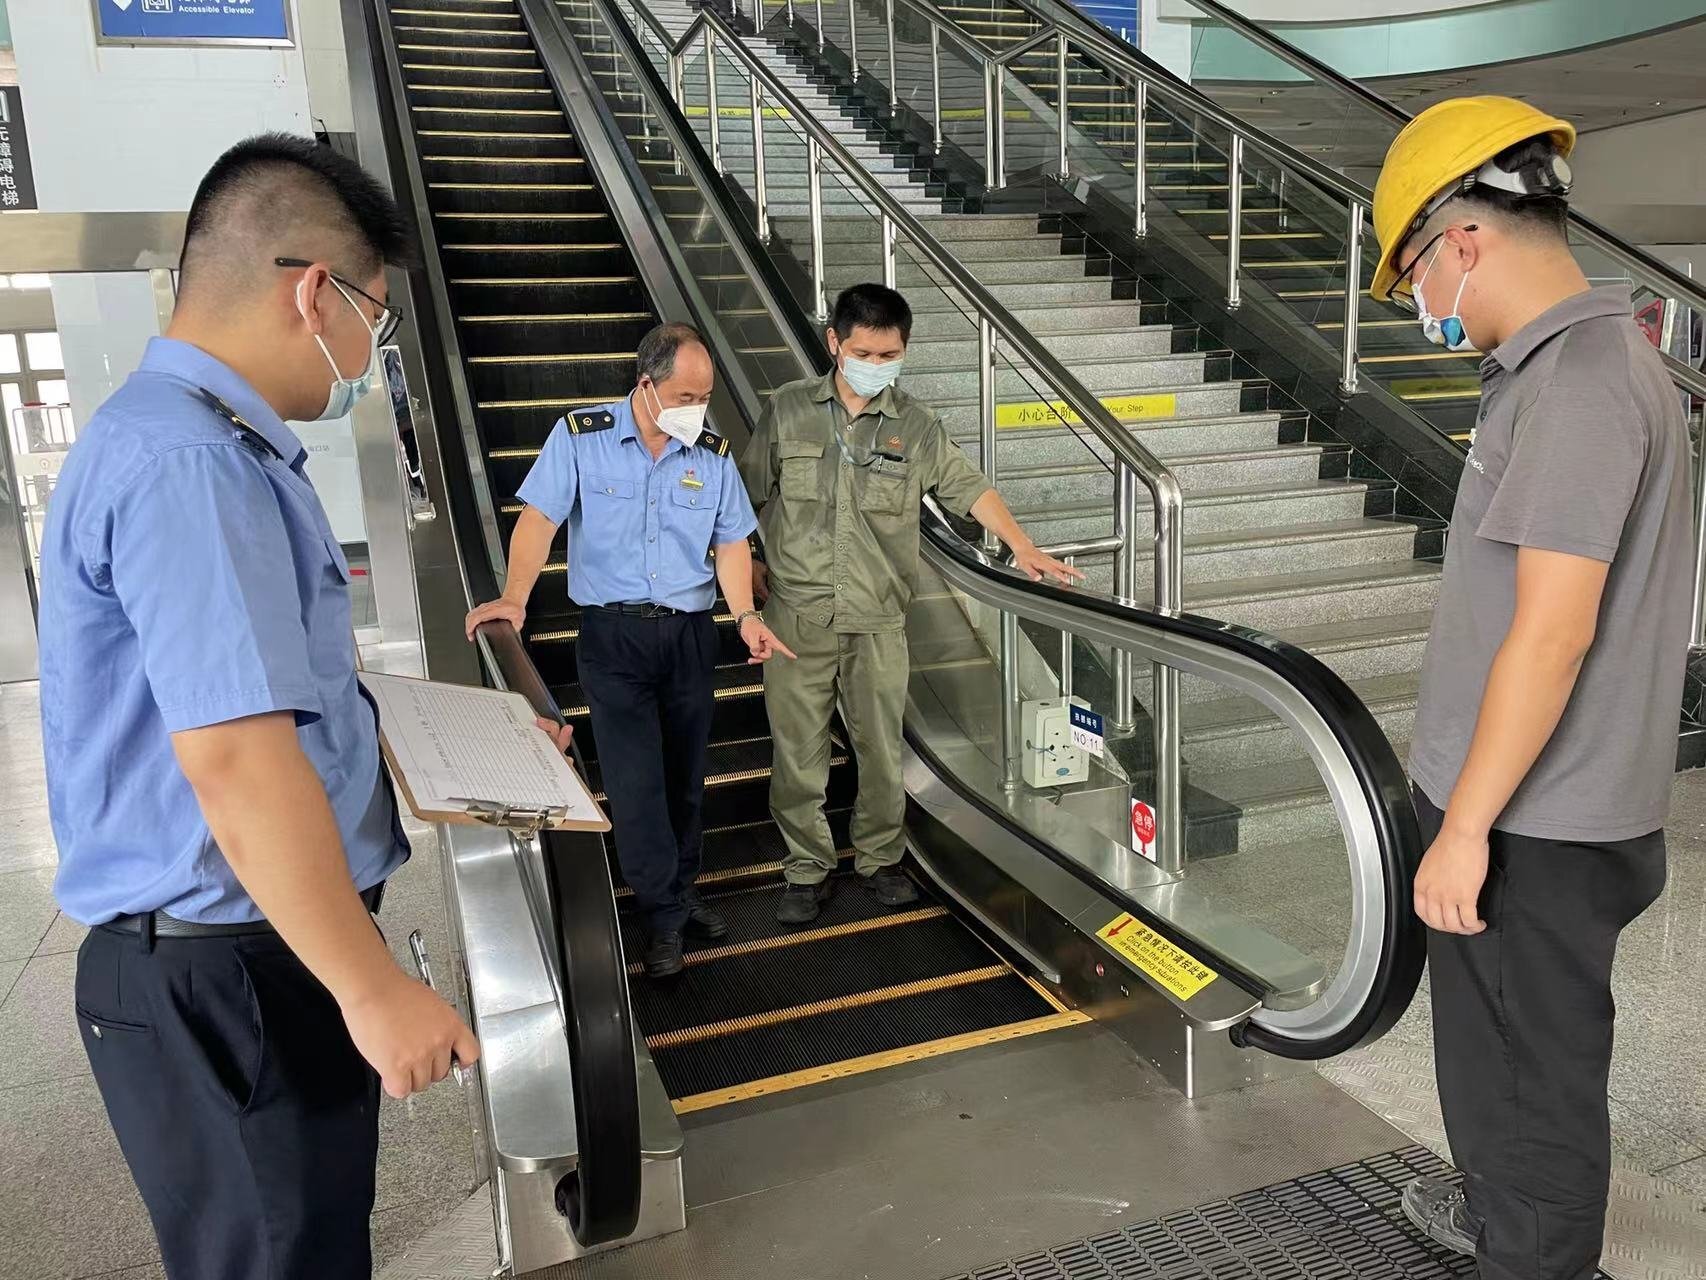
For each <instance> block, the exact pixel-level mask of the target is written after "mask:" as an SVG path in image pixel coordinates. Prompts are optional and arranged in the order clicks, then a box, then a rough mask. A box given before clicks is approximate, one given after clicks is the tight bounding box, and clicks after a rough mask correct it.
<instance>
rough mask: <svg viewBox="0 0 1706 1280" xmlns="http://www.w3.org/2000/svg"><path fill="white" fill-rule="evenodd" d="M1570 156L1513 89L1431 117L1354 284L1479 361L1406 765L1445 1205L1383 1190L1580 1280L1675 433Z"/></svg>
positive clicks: (1665, 760)
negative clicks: (1571, 202)
mask: <svg viewBox="0 0 1706 1280" xmlns="http://www.w3.org/2000/svg"><path fill="white" fill-rule="evenodd" d="M1573 142H1574V132H1573V130H1572V129H1571V128H1570V126H1569V125H1567V124H1565V123H1564V122H1563V121H1560V120H1555V119H1551V118H1548V117H1546V116H1544V115H1543V114H1541V113H1540V112H1538V111H1536V110H1535V109H1534V108H1533V107H1530V106H1528V105H1527V104H1524V103H1518V102H1513V101H1511V100H1510V99H1501V98H1473V99H1458V100H1455V101H1452V102H1446V103H1441V104H1440V105H1439V106H1436V107H1434V108H1432V109H1430V110H1429V111H1427V112H1424V113H1423V114H1422V115H1420V116H1418V117H1417V118H1416V119H1415V120H1414V121H1412V122H1411V123H1410V124H1409V125H1408V126H1407V127H1406V128H1405V130H1404V132H1403V133H1401V134H1400V135H1399V137H1398V139H1397V141H1395V142H1394V143H1393V146H1392V149H1391V151H1390V152H1389V153H1388V156H1387V160H1386V167H1385V169H1384V170H1383V171H1382V173H1381V177H1380V182H1379V184H1378V185H1377V187H1376V189H1375V223H1376V228H1377V232H1378V233H1379V235H1380V239H1381V246H1382V250H1383V252H1382V257H1381V261H1380V264H1379V266H1378V268H1377V270H1376V275H1375V282H1374V291H1375V295H1376V296H1377V297H1384V296H1388V295H1391V296H1392V297H1393V298H1394V300H1395V301H1399V302H1405V301H1409V302H1411V303H1413V305H1414V309H1415V310H1416V312H1417V313H1418V315H1419V317H1420V318H1421V321H1422V324H1423V328H1424V331H1426V332H1427V333H1428V336H1430V337H1431V338H1433V339H1434V341H1436V342H1439V343H1440V344H1441V345H1444V346H1446V347H1448V348H1450V349H1453V350H1467V349H1469V348H1471V347H1475V348H1478V349H1479V350H1481V351H1483V352H1486V353H1487V354H1486V356H1485V358H1484V359H1483V360H1482V362H1481V388H1482V392H1481V407H1480V416H1479V419H1478V422H1477V426H1476V431H1475V435H1474V438H1473V442H1472V447H1471V449H1470V452H1469V456H1468V458H1467V459H1466V460H1465V466H1464V469H1463V479H1462V483H1461V485H1460V486H1459V489H1458V493H1457V502H1456V507H1455V509H1454V511H1453V514H1452V522H1451V532H1450V536H1449V540H1448V543H1447V550H1446V562H1445V574H1444V580H1443V582H1442V585H1441V590H1440V599H1439V604H1438V607H1437V609H1436V611H1435V614H1434V623H1433V631H1432V634H1431V637H1430V639H1429V643H1428V652H1427V657H1426V660H1425V662H1424V666H1423V672H1422V688H1421V701H1420V706H1419V708H1418V710H1417V716H1416V730H1415V739H1414V746H1413V751H1412V755H1411V761H1410V772H1411V778H1412V781H1413V782H1414V784H1415V787H1416V807H1417V811H1418V814H1419V816H1420V818H1421V823H1422V833H1423V836H1424V838H1425V839H1427V840H1428V841H1429V848H1428V851H1427V855H1426V857H1425V858H1424V859H1423V861H1422V864H1421V868H1420V870H1419V871H1418V873H1417V876H1416V884H1415V903H1416V910H1417V912H1418V914H1419V915H1420V916H1421V917H1422V919H1423V920H1424V921H1425V922H1426V923H1427V925H1428V926H1429V930H1430V933H1429V946H1428V957H1429V963H1430V966H1431V973H1432V983H1433V997H1434V1048H1435V1059H1436V1070H1437V1074H1438V1079H1439V1089H1440V1100H1441V1103H1442V1105H1443V1108H1444V1112H1445V1120H1446V1129H1447V1133H1448V1135H1449V1137H1450V1140H1451V1149H1452V1155H1453V1157H1454V1159H1455V1160H1456V1162H1457V1164H1458V1166H1459V1167H1460V1168H1461V1169H1462V1170H1463V1173H1464V1190H1463V1192H1461V1193H1460V1192H1458V1191H1457V1190H1456V1188H1455V1187H1453V1186H1451V1185H1449V1184H1445V1183H1439V1182H1432V1181H1424V1182H1422V1183H1419V1184H1416V1185H1414V1186H1412V1187H1411V1188H1410V1189H1409V1190H1408V1192H1407V1193H1406V1197H1405V1210H1406V1212H1407V1213H1408V1214H1409V1215H1410V1217H1411V1219H1412V1220H1413V1221H1414V1222H1416V1223H1417V1225H1419V1226H1421V1227H1422V1228H1423V1229H1424V1230H1426V1231H1427V1232H1428V1233H1429V1234H1430V1235H1431V1236H1433V1237H1434V1238H1435V1239H1436V1240H1439V1241H1441V1242H1442V1243H1446V1244H1448V1245H1451V1246H1453V1247H1455V1248H1458V1249H1459V1250H1461V1251H1463V1252H1466V1253H1474V1254H1476V1255H1477V1257H1478V1259H1479V1263H1480V1272H1479V1274H1480V1275H1481V1276H1482V1277H1483V1278H1485V1280H1588V1278H1589V1277H1592V1276H1593V1275H1594V1273H1595V1268H1596V1265H1597V1263H1598V1260H1599V1255H1600V1249H1601V1245H1602V1241H1603V1232H1604V1223H1605V1207H1606V1197H1607V1193H1608V1189H1609V1182H1610V1156H1611V1151H1610V1124H1609V1119H1608V1115H1607V1103H1606V1080H1607V1075H1608V1073H1609V1070H1610V1064H1611V1045H1612V1023H1613V1012H1614V1011H1613V1005H1612V998H1611V966H1612V959H1613V956H1614V954H1615V952H1616V947H1617V939H1618V935H1619V933H1620V932H1621V931H1622V929H1623V927H1624V926H1625V925H1627V924H1628V923H1629V922H1630V921H1631V920H1633V919H1634V918H1635V917H1636V916H1637V915H1639V914H1640V913H1641V912H1642V911H1643V910H1645V909H1646V907H1647V906H1648V905H1649V904H1651V903H1652V901H1653V900H1654V898H1656V897H1657V896H1658V894H1659V892H1660V891H1661V889H1662V888H1663V886H1664V876H1665V862H1664V858H1665V854H1664V831H1663V828H1664V822H1665V815H1666V808H1667V804H1668V802H1669V798H1670V786H1671V777H1672V774H1673V772H1674V768H1675V759H1676V737H1677V721H1678V712H1679V708H1680V705H1681V700H1682V685H1683V672H1684V665H1685V661H1686V655H1687V645H1688V629H1689V609H1690V600H1691V581H1692V567H1693V553H1692V547H1691V536H1692V533H1691V516H1690V504H1689V465H1688V463H1689V444H1688V436H1687V431H1686V428H1685V427H1684V425H1683V420H1682V414H1681V409H1680V405H1679V400H1678V396H1677V393H1676V391H1675V390H1674V389H1673V387H1672V386H1671V383H1670V379H1669V378H1668V377H1667V376H1666V374H1665V371H1664V368H1663V365H1662V363H1661V362H1660V359H1659V356H1658V353H1657V352H1656V351H1655V350H1654V349H1653V347H1652V346H1651V345H1650V344H1649V343H1648V342H1647V341H1646V339H1645V338H1644V337H1643V336H1642V335H1641V333H1640V331H1639V330H1638V329H1637V328H1636V327H1635V325H1634V323H1633V322H1632V321H1631V319H1630V316H1629V293H1628V290H1627V289H1626V288H1623V287H1621V286H1619V287H1614V288H1602V289H1592V288H1590V287H1589V285H1588V282H1587V279H1586V278H1585V277H1584V275H1583V274H1582V271H1581V269H1580V268H1579V267H1578V266H1577V264H1576V262H1575V260H1574V258H1573V257H1572V255H1571V253H1570V250H1569V246H1568V244H1567V243H1566V240H1565V234H1564V232H1565V218H1566V209H1565V203H1564V195H1565V193H1566V192H1567V191H1568V190H1569V181H1570V177H1569V168H1568V165H1567V164H1566V162H1565V157H1566V156H1567V155H1568V153H1569V150H1570V148H1571V146H1572V144H1573Z"/></svg>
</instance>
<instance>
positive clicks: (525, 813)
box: [357, 671, 610, 835]
mask: <svg viewBox="0 0 1706 1280" xmlns="http://www.w3.org/2000/svg"><path fill="white" fill-rule="evenodd" d="M357 678H358V679H359V680H360V681H361V684H362V687H363V689H364V690H365V691H366V693H367V695H368V697H369V698H370V699H371V700H372V702H373V704H374V708H375V710H376V711H377V713H378V718H379V747H380V750H381V752H382V753H383V754H384V757H385V765H386V768H388V769H389V770H390V771H391V778H392V780H393V781H394V782H395V784H396V787H397V791H398V793H399V794H400V795H401V796H402V798H403V801H404V803H406V804H407V805H408V806H409V811H410V812H411V813H413V814H414V815H415V817H417V818H419V819H421V820H422V821H423V822H447V823H452V824H456V825H470V824H476V823H479V824H485V825H487V826H494V827H503V828H505V829H507V830H510V831H515V832H519V833H524V834H528V835H532V834H536V833H537V832H539V831H542V830H551V831H599V832H602V831H608V830H610V820H609V818H607V817H606V816H605V814H604V811H603V810H602V809H600V808H599V806H598V802H597V801H596V800H595V799H594V798H593V796H592V793H591V791H590V790H589V789H588V788H587V785H586V782H585V780H584V779H582V778H581V776H580V775H579V774H578V773H576V772H575V769H574V765H573V764H572V763H571V762H570V761H569V760H567V759H566V758H565V757H564V756H563V754H562V753H561V752H560V751H558V750H557V748H556V746H555V745H554V744H553V743H552V742H551V740H550V739H549V738H548V737H546V736H545V735H544V734H543V733H541V732H540V730H539V728H538V726H537V725H536V724H535V723H534V713H533V709H532V707H531V706H530V705H529V704H528V702H527V699H525V698H523V697H522V696H521V695H520V694H519V693H511V692H506V691H504V690H501V689H485V688H480V687H478V686H473V685H459V684H445V683H442V682H438V681H432V680H420V679H416V678H414V677H412V676H394V675H384V674H380V673H377V672H368V671H360V672H357Z"/></svg>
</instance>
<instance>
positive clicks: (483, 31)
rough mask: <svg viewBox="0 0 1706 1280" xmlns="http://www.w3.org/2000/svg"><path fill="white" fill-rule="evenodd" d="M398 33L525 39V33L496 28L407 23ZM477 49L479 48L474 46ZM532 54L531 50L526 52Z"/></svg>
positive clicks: (449, 46)
mask: <svg viewBox="0 0 1706 1280" xmlns="http://www.w3.org/2000/svg"><path fill="white" fill-rule="evenodd" d="M397 30H399V31H418V32H420V33H421V34H422V35H427V36H514V37H515V38H516V39H517V40H525V39H527V32H525V31H504V30H502V29H501V28H498V27H417V26H413V25H411V24H408V23H402V24H399V25H398V27H397ZM426 47H427V48H429V49H455V48H459V47H461V46H458V45H448V44H433V45H427V46H426ZM475 47H476V48H478V47H479V46H477V45H476V46H475ZM528 52H529V53H531V52H532V50H531V49H529V50H528Z"/></svg>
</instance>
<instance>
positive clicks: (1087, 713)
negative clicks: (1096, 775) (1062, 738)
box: [1067, 703, 1106, 757]
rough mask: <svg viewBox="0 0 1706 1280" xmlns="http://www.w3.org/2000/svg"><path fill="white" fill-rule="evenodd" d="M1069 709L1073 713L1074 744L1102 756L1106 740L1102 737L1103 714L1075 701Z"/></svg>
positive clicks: (1092, 753) (1082, 749)
mask: <svg viewBox="0 0 1706 1280" xmlns="http://www.w3.org/2000/svg"><path fill="white" fill-rule="evenodd" d="M1067 710H1068V711H1069V712H1071V715H1072V745H1073V746H1075V747H1077V748H1079V749H1080V750H1081V751H1088V752H1089V753H1090V754H1091V755H1093V756H1097V757H1100V756H1101V754H1102V749H1103V746H1104V744H1105V741H1106V740H1105V739H1104V738H1103V737H1102V717H1101V714H1100V713H1099V712H1095V711H1092V710H1090V708H1089V707H1081V706H1079V705H1078V704H1077V703H1073V704H1072V705H1071V706H1069V707H1068V708H1067Z"/></svg>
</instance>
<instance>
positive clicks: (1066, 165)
mask: <svg viewBox="0 0 1706 1280" xmlns="http://www.w3.org/2000/svg"><path fill="white" fill-rule="evenodd" d="M1054 85H1055V88H1054V93H1055V114H1056V116H1058V117H1059V118H1058V120H1057V121H1056V126H1057V127H1056V132H1057V133H1058V134H1059V135H1060V137H1059V143H1060V157H1059V159H1060V176H1061V177H1063V178H1064V177H1067V176H1068V175H1069V174H1070V173H1071V172H1072V161H1071V159H1070V157H1069V156H1068V155H1067V149H1068V147H1067V140H1066V130H1067V125H1068V123H1069V122H1070V121H1071V119H1072V107H1071V105H1070V104H1069V103H1068V102H1067V100H1066V32H1064V31H1062V32H1061V33H1060V34H1059V35H1058V36H1056V37H1055V46H1054Z"/></svg>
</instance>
